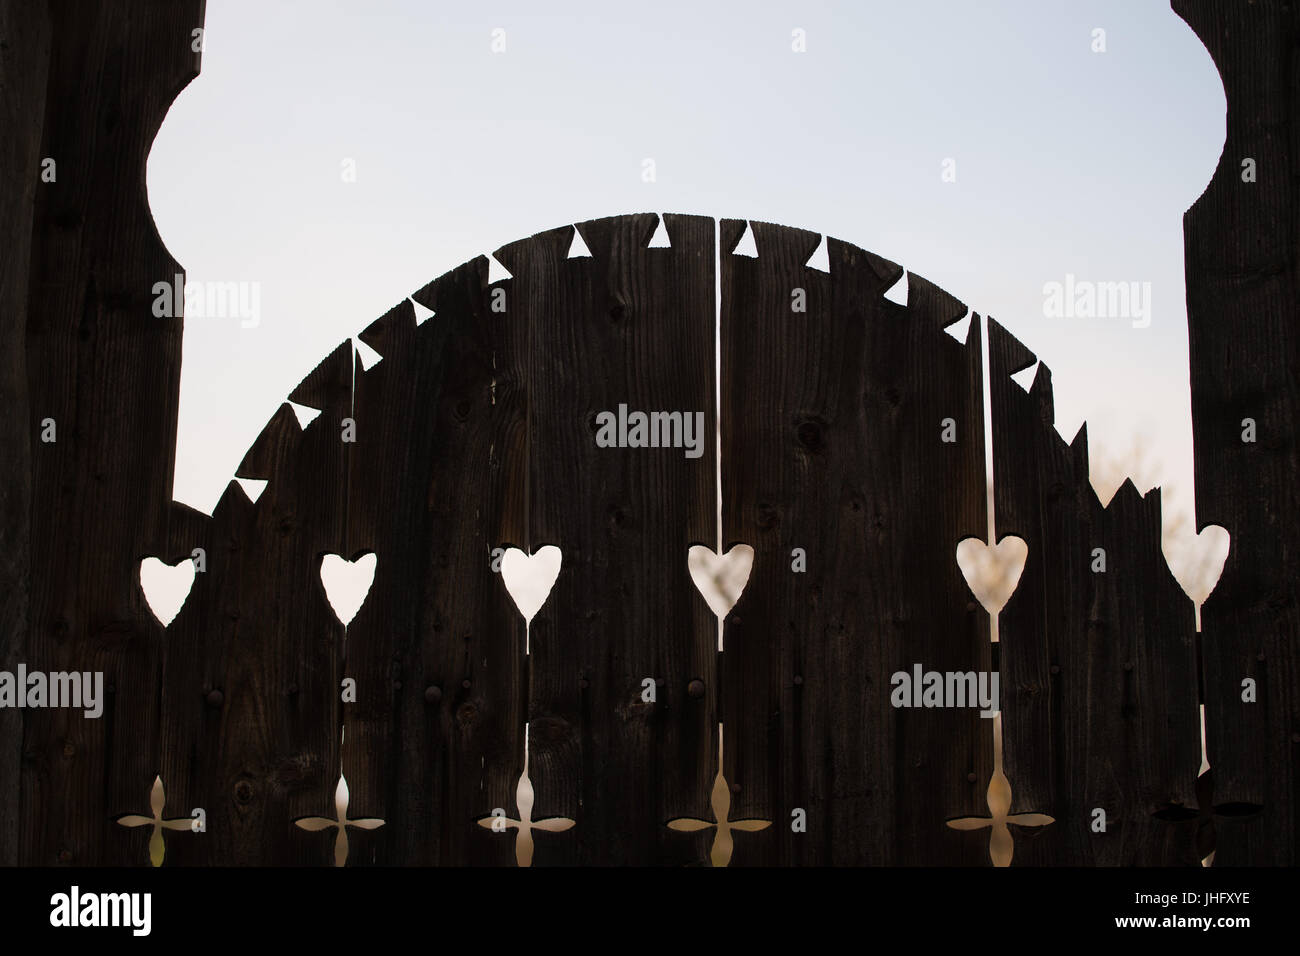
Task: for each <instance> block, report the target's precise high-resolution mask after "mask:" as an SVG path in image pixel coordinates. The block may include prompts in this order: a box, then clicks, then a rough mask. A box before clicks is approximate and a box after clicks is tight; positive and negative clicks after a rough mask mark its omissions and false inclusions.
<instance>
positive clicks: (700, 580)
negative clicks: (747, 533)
mask: <svg viewBox="0 0 1300 956" xmlns="http://www.w3.org/2000/svg"><path fill="white" fill-rule="evenodd" d="M686 566H687V567H688V568H690V569H691V580H692V581H694V582H695V587H696V589H697V590H698V591H699V592H700V594H702V595H704V600H705V601H707V602H708V604H709V607H710V608H712V609H713V613H714V614H716V615H718V617H719V618H725V617H726V616H727V615H728V614H730V613H731V609H732V608H733V607H735V606H736V602H737V601H739V600H740V595H741V593H742V592H743V591H744V590H745V585H746V584H747V583H749V572H750V571H751V570H753V567H754V549H753V548H751V547H750V546H749V545H747V544H737V545H733V546H732V548H731V550H730V551H728V552H727V553H726V554H718V553H717V552H716V551H714V550H713V549H712V548H706V547H705V546H704V545H702V544H696V545H692V546H691V550H690V553H689V554H688V555H687V556H686Z"/></svg>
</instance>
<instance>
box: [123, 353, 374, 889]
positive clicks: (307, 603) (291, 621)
mask: <svg viewBox="0 0 1300 956" xmlns="http://www.w3.org/2000/svg"><path fill="white" fill-rule="evenodd" d="M352 362H353V355H352V343H351V342H350V341H345V342H343V343H342V344H341V345H340V346H339V347H338V348H337V349H336V350H335V351H334V352H333V353H332V354H331V355H330V356H328V357H327V358H326V359H325V360H324V361H323V362H322V363H321V364H320V365H319V366H317V368H316V369H315V370H314V371H313V372H312V373H310V374H309V375H308V377H307V378H306V379H304V382H303V384H302V385H300V386H299V387H298V388H297V389H295V391H294V392H293V393H292V394H293V395H295V396H298V397H299V398H301V399H303V400H304V403H306V400H308V399H310V400H312V401H314V402H315V403H316V405H315V406H314V407H319V408H321V414H320V415H319V416H318V417H317V418H316V419H314V420H313V421H312V422H311V423H310V424H309V425H308V427H307V428H306V429H305V430H304V429H302V428H301V427H300V426H299V424H298V419H297V417H296V416H295V415H294V413H293V411H292V409H291V408H290V407H289V405H288V404H284V405H282V406H280V410H279V411H278V412H277V413H276V414H275V416H274V417H273V418H272V419H271V421H270V422H269V423H268V424H267V426H266V428H264V429H263V430H262V433H261V435H259V436H258V439H257V440H256V441H255V442H254V444H253V446H252V447H251V448H250V449H249V451H248V453H247V454H246V455H245V457H244V460H243V462H241V464H240V467H239V469H238V471H237V474H238V475H239V476H240V477H244V478H257V479H265V480H266V481H267V485H266V487H265V489H264V490H263V491H262V493H261V495H260V496H259V497H258V499H257V501H256V502H255V503H254V502H250V501H249V500H248V499H247V496H246V495H245V493H244V492H243V490H242V489H240V488H239V487H238V486H237V485H236V484H235V483H233V482H232V483H231V484H230V486H229V487H228V488H227V489H226V492H225V493H224V494H223V495H222V497H221V500H220V501H219V502H218V503H217V507H216V509H215V510H214V511H213V515H212V519H211V521H210V522H207V523H206V526H204V527H200V528H195V527H194V525H195V523H196V522H193V521H191V522H189V523H185V522H182V521H179V520H174V522H173V542H172V549H173V554H174V555H181V554H188V553H189V552H190V550H191V549H192V548H193V547H204V548H205V549H206V551H207V570H206V571H205V572H204V573H202V574H196V575H195V581H194V586H193V588H192V590H191V591H190V595H189V598H188V600H187V601H186V603H185V605H184V607H182V608H181V611H180V613H179V614H178V615H177V616H176V619H175V620H174V621H173V622H172V623H171V625H170V626H169V627H168V629H167V654H166V657H165V661H164V668H163V687H164V694H163V741H164V745H163V759H162V767H163V783H164V786H165V787H166V788H167V794H168V812H169V813H170V814H171V815H175V816H178V815H183V814H188V812H189V810H191V809H192V808H194V807H203V808H204V809H205V810H206V811H207V815H208V832H207V833H204V834H180V835H177V836H173V837H171V838H170V842H169V846H168V856H167V860H168V861H169V862H171V863H175V864H180V865H183V864H207V865H212V864H216V865H226V866H230V865H248V864H261V865H287V864H294V865H305V864H310V865H327V864H329V863H332V862H333V859H334V852H333V850H334V845H333V833H332V831H330V832H316V833H309V832H306V831H303V830H301V829H299V828H297V827H295V826H294V825H293V821H294V820H296V819H299V818H301V817H307V816H322V817H327V818H331V819H333V818H334V817H335V812H334V791H335V786H336V784H337V782H338V778H339V768H340V764H339V741H340V736H341V734H340V731H341V721H342V712H341V706H342V705H341V702H340V682H341V679H342V653H343V625H342V624H341V623H340V622H339V620H338V618H337V617H336V616H335V614H334V611H333V610H332V609H331V607H330V605H329V602H328V599H327V597H326V594H325V590H324V587H323V585H322V583H321V579H320V566H321V560H322V558H323V557H324V555H325V554H328V553H335V554H341V553H343V552H344V551H345V531H344V529H345V524H346V522H345V515H346V495H347V480H348V460H349V456H350V453H351V452H350V449H351V446H350V445H348V444H345V443H344V442H343V441H342V421H343V419H344V418H346V417H348V416H350V414H351V373H350V369H351V366H352ZM344 382H346V386H345V385H344V384H343V383H344ZM213 692H216V694H217V695H219V696H214V693H213ZM173 801H174V802H173ZM173 808H174V810H173ZM175 811H179V812H175ZM137 812H138V811H137ZM353 816H355V814H353ZM365 836H366V835H363V836H360V837H356V838H355V840H356V842H357V843H358V844H360V845H361V846H364V843H363V842H362V841H363V840H364V839H365Z"/></svg>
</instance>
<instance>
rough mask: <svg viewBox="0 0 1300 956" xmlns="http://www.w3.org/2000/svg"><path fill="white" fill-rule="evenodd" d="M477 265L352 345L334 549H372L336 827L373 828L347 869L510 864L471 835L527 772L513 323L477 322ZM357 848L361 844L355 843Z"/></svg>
mask: <svg viewBox="0 0 1300 956" xmlns="http://www.w3.org/2000/svg"><path fill="white" fill-rule="evenodd" d="M490 293H491V289H489V288H488V284H487V259H486V258H484V257H482V256H480V257H479V258H477V259H475V260H473V261H472V262H469V263H466V264H465V265H464V266H461V267H459V268H458V269H456V270H453V271H452V272H450V273H448V274H447V275H445V276H443V277H442V278H440V279H437V280H435V281H434V282H431V283H429V285H427V286H426V287H425V288H424V289H422V290H421V291H420V292H418V293H416V294H415V299H416V301H418V302H419V303H420V304H421V305H424V306H426V307H427V308H431V309H434V310H435V312H436V315H435V316H433V317H432V318H430V319H428V320H426V321H425V322H424V323H423V324H422V325H421V326H419V327H418V328H417V327H416V324H415V315H414V310H413V309H412V307H411V304H410V303H409V302H403V303H402V304H401V305H399V306H397V307H396V308H394V309H392V310H391V311H390V312H389V313H387V314H386V315H385V316H383V317H382V318H381V319H379V320H378V321H377V322H375V323H373V324H372V325H370V326H369V327H368V328H367V329H366V330H365V331H364V332H362V333H361V335H360V338H361V340H362V341H363V342H365V343H366V344H367V345H369V346H371V347H372V348H374V349H375V350H376V351H377V352H379V353H380V354H381V355H382V356H383V359H382V360H381V361H380V362H379V363H378V364H377V365H374V366H372V367H371V369H370V370H369V371H365V372H363V371H361V370H358V375H357V380H356V388H355V392H354V404H353V415H354V417H355V419H356V422H357V429H358V436H357V444H356V449H355V452H354V454H353V457H352V461H351V481H350V485H349V501H348V526H347V551H348V553H349V554H350V555H355V554H358V553H361V552H365V551H374V552H376V553H377V555H378V566H377V570H376V574H375V580H374V584H373V586H372V588H371V592H370V595H369V596H368V597H367V599H366V603H365V604H364V605H363V606H362V608H361V610H360V611H359V612H358V614H357V617H356V618H355V619H354V620H353V621H352V623H351V625H349V627H348V634H347V653H346V667H345V670H346V674H347V676H349V677H351V678H353V679H355V680H356V681H357V688H358V699H357V702H356V703H355V704H346V705H345V706H344V722H343V726H344V730H345V736H344V747H343V766H344V771H345V773H346V775H347V779H348V782H349V785H350V789H351V795H352V803H351V806H350V808H349V813H350V814H351V815H352V816H354V817H378V818H381V819H383V820H385V821H386V822H385V825H384V826H383V828H381V829H380V830H377V831H375V832H374V833H373V834H370V835H368V836H366V837H363V838H361V839H358V840H356V841H354V843H353V847H354V852H353V854H352V855H351V856H349V863H350V864H352V863H361V862H374V863H381V864H421V865H430V864H442V865H464V864H476V863H485V864H497V865H503V864H509V863H513V862H514V858H515V856H514V847H513V840H512V839H509V838H506V837H503V836H501V835H499V834H496V833H492V832H489V831H488V830H485V829H484V828H482V827H480V826H477V825H476V823H475V821H476V820H477V819H479V818H481V817H485V816H488V815H490V814H491V812H492V810H493V809H494V808H496V807H502V808H510V812H511V814H512V815H513V809H514V795H515V786H516V783H517V781H518V779H519V776H520V774H521V773H522V772H523V756H524V755H523V744H524V719H525V718H524V695H523V689H524V686H525V682H524V663H525V658H524V641H525V629H524V621H523V618H522V617H521V616H520V614H519V613H518V611H517V610H516V608H515V606H514V604H513V603H512V601H511V599H510V596H509V594H508V592H507V591H506V588H505V585H504V582H503V581H502V577H501V575H500V574H499V573H494V572H493V571H492V564H491V560H492V550H493V549H494V548H497V547H505V546H510V545H514V546H518V545H521V544H522V543H523V541H524V538H525V535H526V530H527V529H526V527H525V524H524V495H525V489H526V488H527V475H526V472H525V468H526V467H527V453H526V452H527V449H526V446H525V439H526V433H525V424H526V421H525V419H526V413H527V408H526V400H527V389H526V380H525V378H524V376H525V372H526V369H525V367H524V365H525V358H526V356H525V348H526V345H527V331H528V328H527V324H526V322H525V321H524V320H523V318H522V317H520V316H518V315H515V314H504V313H494V312H492V311H491V309H490V307H489V296H490ZM363 841H365V842H364V843H363Z"/></svg>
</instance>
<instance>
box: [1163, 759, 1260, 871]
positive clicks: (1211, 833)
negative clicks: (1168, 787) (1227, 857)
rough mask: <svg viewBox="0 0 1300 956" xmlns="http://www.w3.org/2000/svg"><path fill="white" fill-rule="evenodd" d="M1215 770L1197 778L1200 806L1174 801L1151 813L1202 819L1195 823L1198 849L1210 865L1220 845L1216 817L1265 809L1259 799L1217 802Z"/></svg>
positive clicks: (1173, 818)
mask: <svg viewBox="0 0 1300 956" xmlns="http://www.w3.org/2000/svg"><path fill="white" fill-rule="evenodd" d="M1213 773H1214V771H1213V770H1206V771H1205V773H1203V774H1201V775H1200V776H1199V777H1198V778H1197V779H1196V801H1197V803H1199V804H1200V805H1201V806H1200V807H1199V808H1198V807H1186V806H1182V805H1181V804H1173V805H1170V806H1167V807H1164V808H1163V809H1160V810H1157V811H1156V812H1155V813H1153V814H1151V815H1152V816H1153V817H1155V818H1156V819H1157V820H1163V821H1165V822H1166V823H1184V822H1186V821H1188V820H1193V819H1195V820H1199V821H1200V822H1199V823H1198V824H1197V827H1196V851H1197V855H1198V856H1199V857H1200V859H1201V865H1202V866H1209V865H1210V864H1211V863H1213V862H1214V853H1215V849H1216V847H1217V845H1218V833H1217V831H1216V829H1215V826H1214V818H1215V817H1223V818H1224V819H1233V818H1240V817H1249V816H1254V815H1255V814H1256V813H1259V812H1260V811H1261V810H1263V809H1264V808H1263V806H1261V805H1260V804H1257V803H1220V804H1216V803H1215V802H1214V777H1213Z"/></svg>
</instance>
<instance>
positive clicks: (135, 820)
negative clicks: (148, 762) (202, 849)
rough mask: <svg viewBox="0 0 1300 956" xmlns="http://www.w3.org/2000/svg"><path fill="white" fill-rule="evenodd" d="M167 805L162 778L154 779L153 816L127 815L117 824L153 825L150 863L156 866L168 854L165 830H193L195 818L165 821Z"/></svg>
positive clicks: (151, 807) (150, 798)
mask: <svg viewBox="0 0 1300 956" xmlns="http://www.w3.org/2000/svg"><path fill="white" fill-rule="evenodd" d="M166 805H167V795H166V793H165V792H164V791H163V782H162V777H161V776H158V777H154V779H153V789H152V790H150V792H149V809H150V810H152V811H153V816H150V817H145V816H141V815H140V814H138V813H127V814H124V815H123V816H120V817H118V818H117V822H118V823H119V824H121V825H122V826H124V827H142V826H145V825H146V824H150V823H152V824H153V833H152V834H151V835H150V837H149V861H150V862H151V863H153V865H154V866H162V861H163V855H164V854H165V853H166V850H167V848H166V846H165V845H164V844H163V831H164V830H191V831H192V830H193V829H194V818H193V817H172V818H171V819H167V820H164V819H163V815H162V812H163V807H165V806H166Z"/></svg>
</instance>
